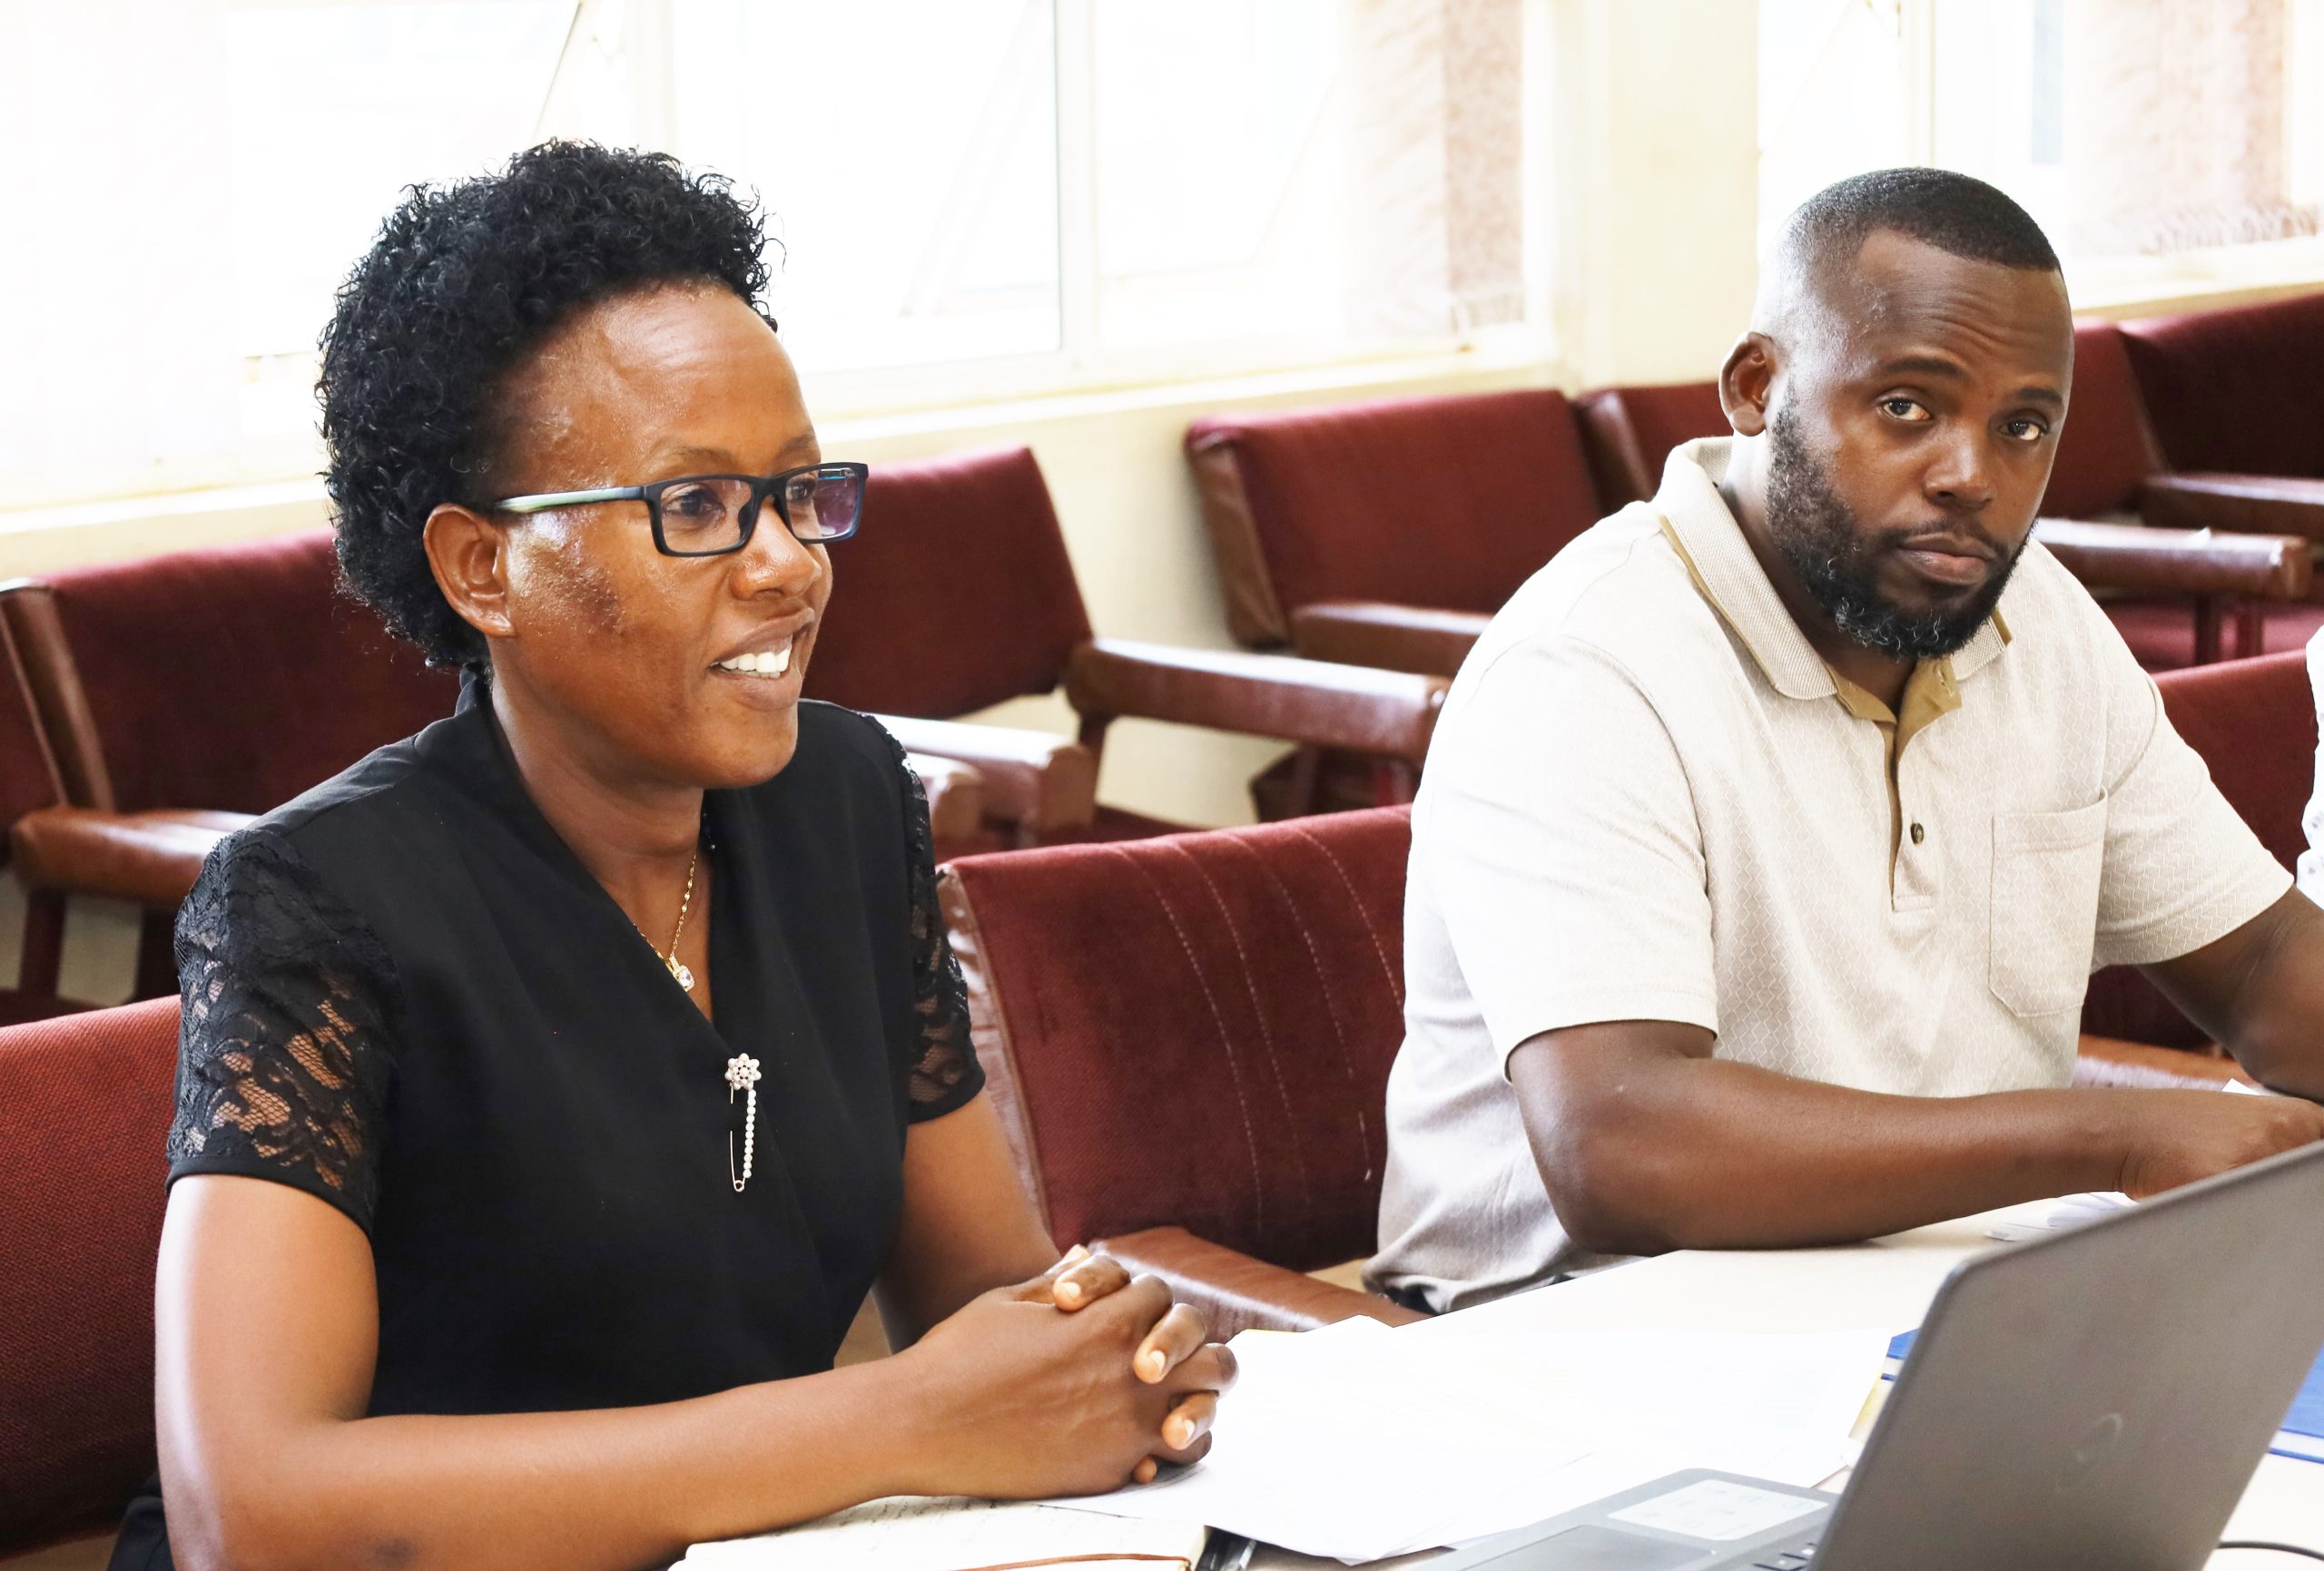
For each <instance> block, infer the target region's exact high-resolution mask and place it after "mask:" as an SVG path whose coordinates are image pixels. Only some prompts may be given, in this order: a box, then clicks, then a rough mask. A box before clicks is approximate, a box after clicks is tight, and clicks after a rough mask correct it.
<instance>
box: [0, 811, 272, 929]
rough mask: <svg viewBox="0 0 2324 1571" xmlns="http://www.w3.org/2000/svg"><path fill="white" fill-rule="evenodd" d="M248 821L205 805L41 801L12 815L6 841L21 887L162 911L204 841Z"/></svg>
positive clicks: (194, 871)
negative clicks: (133, 807) (113, 809)
mask: <svg viewBox="0 0 2324 1571" xmlns="http://www.w3.org/2000/svg"><path fill="white" fill-rule="evenodd" d="M250 821H251V819H250V815H249V814H247V813H230V812H219V811H215V810H210V809H205V808H163V809H156V810H153V811H150V812H139V813H108V812H100V811H98V810H96V809H94V808H43V809H41V810H39V811H37V812H31V813H26V814H25V816H24V817H23V818H21V819H19V820H16V823H15V828H14V829H12V830H9V832H8V843H9V847H10V851H11V855H12V857H13V859H14V860H15V868H16V876H17V877H18V878H20V879H23V880H24V882H25V885H26V886H27V887H28V888H31V889H57V890H62V891H64V892H66V893H69V894H76V895H102V896H105V897H107V898H112V899H116V900H128V901H130V902H132V903H133V904H135V905H140V906H148V907H152V908H155V909H159V910H167V909H169V908H172V907H174V906H176V905H177V903H178V902H179V901H181V900H182V899H184V898H185V896H186V891H187V890H188V889H192V888H193V880H194V879H196V878H198V877H200V876H201V873H202V859H203V858H205V857H207V856H209V854H210V851H211V848H212V847H213V846H215V845H217V843H218V842H219V841H220V840H223V839H225V838H226V837H227V836H228V835H230V834H231V833H233V832H234V831H235V830H239V829H241V827H242V826H243V825H244V824H247V823H249V822H250Z"/></svg>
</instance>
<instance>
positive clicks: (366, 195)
mask: <svg viewBox="0 0 2324 1571" xmlns="http://www.w3.org/2000/svg"><path fill="white" fill-rule="evenodd" d="M1545 4H1546V0H1363V3H1361V4H1352V3H1351V0H845V3H844V4H841V3H836V0H73V3H72V4H70V5H65V4H57V3H54V0H0V19H5V22H6V25H7V29H8V36H9V37H10V39H11V42H12V44H21V46H20V47H15V48H12V49H11V50H8V51H5V52H0V137H5V139H6V145H7V146H8V147H9V150H10V153H9V157H8V158H7V159H5V160H0V199H5V201H7V202H8V211H10V212H11V213H12V214H13V215H15V217H16V218H17V220H18V222H17V224H16V225H15V227H14V229H13V231H12V237H11V238H12V241H13V242H14V243H12V244H11V245H10V246H9V247H7V248H5V249H0V289H5V290H6V294H7V298H9V299H13V300H17V301H23V300H37V301H39V302H41V306H40V309H34V310H24V309H12V310H9V311H5V312H0V359H5V363H6V364H7V365H8V366H9V367H10V368H11V370H12V372H14V373H15V374H13V375H12V376H11V377H10V378H7V380H6V382H5V384H0V506H5V507H11V508H19V507H35V506H48V505H54V504H61V503H69V502H75V501H82V500H88V499H93V498H99V497H113V496H130V495H136V494H141V493H152V492H159V491H167V490H180V489H188V488H194V487H201V486H218V485H226V484H235V483H246V482H253V481H267V480H278V479H288V478H294V477H298V476H310V475H312V474H313V473H314V472H315V470H316V469H317V467H318V466H319V465H320V448H319V444H318V441H317V438H316V436H315V432H314V420H315V408H314V401H313V391H312V389H313V382H314V375H315V355H314V348H315V340H316V336H317V334H318V333H319V332H320V329H321V327H322V325H323V323H324V321H325V320H326V319H328V317H329V315H330V309H331V300H332V293H333V290H335V289H336V287H337V285H338V283H339V282H340V280H341V279H342V278H343V277H344V275H345V272H346V270H347V269H348V267H349V266H350V264H351V262H352V261H353V260H354V259H355V258H356V257H357V256H358V255H359V253H360V252H361V251H362V250H363V249H364V248H365V246H366V245H368V243H369V240H370V237H371V235H372V234H373V232H374V231H376V229H377V226H378V224H379V220H380V219H381V217H382V216H383V215H384V214H385V213H386V212H387V211H389V208H390V207H392V206H393V205H394V204H395V202H396V201H398V200H399V193H400V191H402V189H403V188H404V187H406V186H408V185H410V184H412V183H415V182H439V181H444V180H449V179H457V178H459V177H461V176H464V175H468V174H471V173H474V172H478V171H481V170H483V169H486V168H487V167H489V166H491V165H492V164H494V163H496V162H499V161H500V160H502V159H504V158H506V157H507V154H508V153H510V152H513V151H515V150H516V149H517V148H521V147H524V146H527V145H528V144H530V143H532V142H536V141H538V140H540V139H541V138H543V137H545V136H550V135H570V136H588V137H594V138H596V139H597V140H600V141H604V142H609V143H613V144H616V145H647V146H657V147H664V148H667V149H668V150H670V151H672V152H675V153H676V154H677V155H678V156H679V157H680V158H682V159H684V161H686V162H688V163H690V164H692V165H694V166H695V167H698V168H705V169H714V170H717V171H719V172H724V173H727V174H730V175H733V176H734V177H735V178H736V179H737V181H738V182H741V183H743V185H745V186H748V187H752V188H754V189H755V190H756V191H758V192H759V193H760V195H761V197H762V200H763V204H764V206H765V209H766V211H767V213H768V215H769V219H770V228H771V231H772V232H773V234H774V235H775V236H776V237H777V239H778V241H779V243H778V245H777V246H776V247H774V248H772V255H771V258H770V260H772V261H773V263H774V265H775V267H776V270H777V271H776V277H775V282H774V285H773V309H774V312H775V315H776V316H777V318H778V319H780V320H781V321H782V323H783V331H784V335H785V337H786V339H788V341H789V342H790V344H791V346H792V349H793V353H794V355H795V356H796V358H798V360H799V362H800V364H801V366H802V368H803V370H804V372H805V373H806V375H807V376H808V378H809V380H810V383H811V392H812V396H813V397H814V398H815V400H816V404H817V407H818V408H819V409H822V410H826V411H829V412H830V413H832V414H845V413H863V412H868V411H874V410H882V411H884V410H900V409H910V408H914V407H930V406H937V405H943V404H950V403H955V402H960V401H963V400H969V399H977V398H1004V397H1017V396H1025V395H1030V394H1039V393H1049V392H1057V391H1065V390H1075V389H1084V388H1098V387H1117V386H1124V385H1129V384H1135V383H1140V382H1147V381H1152V380H1157V379H1165V378H1184V377H1191V376H1212V375H1221V374H1231V373H1236V372H1242V371H1247V370H1255V369H1262V368H1278V367H1285V366H1293V365H1302V364H1307V365H1313V364H1318V363H1324V362H1328V361H1331V360H1334V359H1344V358H1353V357H1357V356H1369V355H1375V354H1378V353H1382V352H1395V351H1399V350H1408V349H1415V348H1418V349H1447V348H1451V347H1453V346H1456V345H1458V344H1462V343H1464V342H1468V341H1471V340H1472V339H1474V338H1475V337H1476V336H1477V335H1479V334H1480V333H1486V332H1513V333H1518V334H1526V333H1530V332H1531V331H1533V330H1535V326H1536V325H1537V324H1535V323H1529V310H1528V302H1529V301H1531V300H1532V299H1536V298H1541V297H1542V296H1544V295H1545V294H1546V291H1545V290H1540V289H1538V288H1537V287H1533V286H1532V285H1531V283H1529V272H1528V269H1529V267H1534V266H1537V265H1538V259H1536V258H1532V257H1530V256H1529V255H1528V254H1527V251H1526V250H1525V246H1524V236H1525V234H1526V232H1527V226H1526V224H1525V221H1524V218H1523V210H1524V207H1525V203H1526V201H1527V199H1528V197H1529V195H1531V194H1534V192H1533V187H1534V186H1535V185H1536V184H1537V183H1538V181H1537V180H1536V179H1535V178H1534V177H1533V176H1532V175H1531V174H1530V173H1529V172H1528V170H1527V167H1526V164H1525V156H1524V150H1525V148H1526V147H1527V146H1528V145H1529V144H1530V143H1531V142H1535V141H1537V140H1538V139H1537V138H1533V137H1530V136H1529V135H1528V134H1527V129H1528V128H1527V123H1526V122H1527V113H1528V112H1527V109H1526V104H1527V103H1528V102H1529V100H1528V99H1527V97H1526V95H1525V93H1524V92H1523V81H1524V74H1525V72H1526V70H1527V69H1528V63H1527V62H1526V61H1525V59H1524V56H1523V49H1522V40H1523V37H1524V35H1525V34H1526V31H1527V29H1526V26H1525V25H1524V14H1525V12H1526V11H1527V9H1528V7H1535V8H1538V7H1540V6H1541V5H1545Z"/></svg>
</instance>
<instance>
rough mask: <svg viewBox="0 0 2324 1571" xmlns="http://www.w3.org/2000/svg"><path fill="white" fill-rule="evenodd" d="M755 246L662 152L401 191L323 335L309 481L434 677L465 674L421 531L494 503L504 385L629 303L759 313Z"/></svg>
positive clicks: (748, 228) (738, 211) (746, 230)
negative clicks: (557, 333) (569, 336)
mask: <svg viewBox="0 0 2324 1571" xmlns="http://www.w3.org/2000/svg"><path fill="white" fill-rule="evenodd" d="M765 242H766V237H765V232H764V231H763V228H762V226H761V223H760V219H759V210H758V206H757V204H756V203H755V202H754V201H749V200H746V199H744V198H742V197H738V196H736V195H735V194H734V190H733V187H732V186H731V184H730V183H729V182H727V181H725V180H724V179H722V178H720V177H719V176H717V175H712V174H689V173H688V172H686V171H685V170H684V169H682V168H681V167H679V165H678V163H677V162H676V161H675V159H672V158H669V157H667V156H665V155H663V154H659V153H647V152H621V151H616V150H614V149H610V148H604V147H597V146H595V145H592V144H590V143H586V142H543V143H542V144H541V145H539V146H538V147H535V148H531V149H529V150H527V151H526V152H520V153H518V154H517V155H516V157H514V158H512V159H510V160H509V161H508V164H507V168H506V169H503V170H501V171H499V172H496V173H492V174H487V175H483V176H480V177H478V178H477V179H474V180H466V181H461V182H458V183H456V184H452V185H446V186H435V187H429V186H414V187H412V188H411V189H410V191H408V192H406V194H405V197H404V200H403V201H402V203H401V204H400V205H399V206H398V207H397V209H396V210H395V211H393V212H391V213H389V215H388V218H387V221H386V222H385V223H384V224H382V225H381V226H380V229H379V236H378V238H377V239H376V240H375V241H373V242H372V245H371V249H370V250H369V252H368V253H366V254H365V255H364V257H363V258H362V260H359V261H358V262H357V263H356V264H355V270H354V271H352V272H351V273H350V274H349V275H348V278H347V281H346V282H345V283H344V284H342V285H341V286H340V291H339V307H338V309H337V310H336V311H335V312H334V313H333V314H332V317H331V319H330V324H329V325H328V326H327V327H325V328H324V329H323V333H322V342H321V348H322V377H321V379H320V382H319V383H318V384H317V387H316V391H317V393H318V395H319V396H320V398H321V400H322V429H323V438H324V440H325V442H326V443H327V444H328V446H329V449H330V459H329V466H328V468H327V469H326V470H325V472H324V485H325V488H326V489H327V490H328V491H329V492H330V499H331V504H332V510H333V515H334V516H333V524H334V525H335V526H336V528H337V531H338V537H339V561H340V571H341V572H342V573H343V574H345V576H346V580H347V584H348V586H349V587H350V589H351V590H353V592H354V593H355V594H357V595H358V596H359V598H361V599H362V600H363V601H365V602H366V603H367V604H369V605H371V606H372V607H373V608H375V609H376V610H378V611H379V614H380V615H381V616H383V617H384V618H386V620H387V623H388V625H389V627H391V628H393V629H394V630H395V631H396V632H397V633H400V634H401V635H402V636H404V637H406V638H408V639H409V640H411V641H412V642H413V643H417V644H419V647H420V648H421V649H423V650H425V651H426V652H427V653H428V659H429V661H430V662H431V663H436V664H440V665H467V666H472V667H479V668H480V667H482V666H483V665H484V663H485V648H484V640H483V639H482V638H481V637H480V636H478V633H477V632H476V630H475V629H474V628H471V627H470V626H468V623H465V622H463V621H461V620H460V618H459V616H458V614H457V613H455V612H454V611H453V610H452V608H451V606H450V605H449V604H448V603H447V602H446V601H445V599H444V596H443V594H442V593H441V592H440V591H439V590H438V588H437V586H436V580H435V577H434V574H431V573H430V572H429V570H428V558H427V555H426V553H425V551H424V550H423V549H422V547H421V544H420V533H421V530H422V528H423V527H424V526H425V525H426V524H427V522H428V514H429V513H430V512H431V511H433V510H434V509H435V507H436V506H437V505H438V503H442V502H458V503H461V504H463V505H465V506H471V507H478V508H481V507H482V506H484V505H486V504H487V503H488V502H490V501H491V500H493V499H494V498H495V496H498V495H505V493H499V492H496V491H495V490H494V486H493V481H492V475H491V470H492V466H493V459H494V457H495V450H496V447H497V443H498V441H499V440H500V438H501V437H502V435H503V434H504V433H503V416H504V414H505V411H504V410H503V409H502V407H501V404H502V400H503V398H504V394H505V387H504V384H505V382H506V379H507V376H508V374H509V372H510V371H511V370H512V369H513V368H515V367H516V366H517V364H518V363H519V362H520V361H522V360H523V358H525V357H526V356H527V354H529V353H530V352H531V351H532V350H533V349H535V348H537V346H538V345H539V344H540V342H541V340H542V339H545V338H547V336H548V334H549V333H551V332H552V331H553V330H555V329H556V328H557V326H558V325H559V324H561V323H563V322H565V321H566V320H567V319H570V318H571V317H572V316H573V314H574V313H575V312H576V311H577V310H579V309H581V308H583V307H585V306H587V305H589V304H592V303H594V302H596V301H597V300H601V299H606V298H607V297H608V296H611V295H615V294H618V293H621V292H623V291H625V290H631V289H636V288H643V287H650V286H652V285H655V284H658V283H669V284H689V283H691V284H707V285H709V286H711V287H713V288H718V289H726V290H733V291H734V294H735V295H737V296H738V297H740V298H741V299H743V301H744V302H745V303H746V304H748V305H749V306H751V307H752V309H755V310H758V311H759V314H760V315H762V316H764V315H765V314H766V313H765V311H764V309H763V307H762V305H761V303H760V297H761V295H762V294H763V291H764V290H765V288H766V282H767V265H766V261H765V259H764V256H763V250H764V246H765ZM767 325H768V326H769V327H770V328H772V327H773V325H774V323H773V319H772V318H769V319H768V321H767Z"/></svg>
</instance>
